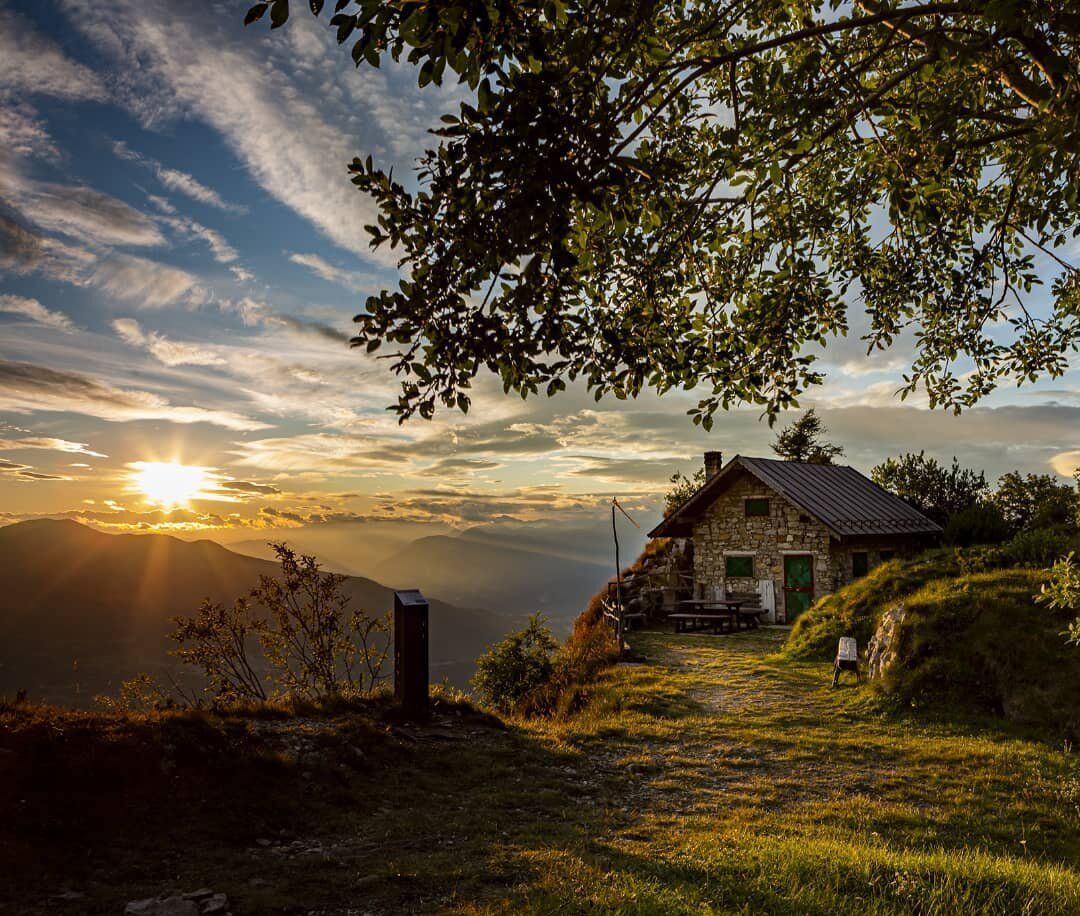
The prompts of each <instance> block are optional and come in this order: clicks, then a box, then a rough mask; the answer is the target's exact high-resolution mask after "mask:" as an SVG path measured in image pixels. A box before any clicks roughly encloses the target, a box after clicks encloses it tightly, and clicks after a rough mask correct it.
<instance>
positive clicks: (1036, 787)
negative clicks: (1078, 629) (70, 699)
mask: <svg viewBox="0 0 1080 916" xmlns="http://www.w3.org/2000/svg"><path fill="white" fill-rule="evenodd" d="M633 639H634V642H635V648H637V649H638V650H639V651H640V652H642V653H643V654H644V655H645V657H646V659H647V661H646V662H645V663H643V664H632V665H622V666H619V667H618V668H616V669H613V670H611V671H610V672H608V673H607V674H605V675H604V676H603V677H602V678H601V680H600V682H599V683H597V684H596V685H594V686H593V687H591V688H589V690H590V693H589V696H588V698H587V705H586V707H585V709H584V711H583V712H582V713H581V714H580V715H578V716H575V717H572V718H570V719H568V720H561V721H556V720H542V721H526V722H521V721H516V722H511V723H509V725H510V727H509V728H507V729H501V728H499V727H497V726H496V725H495V724H494V723H492V722H491V721H490V720H485V719H483V718H480V717H475V716H473V715H472V714H470V713H468V710H467V706H464V705H462V704H461V700H460V698H448V702H449V703H450V705H449V706H447V707H446V708H447V712H446V714H445V715H441V719H440V722H442V723H443V724H441V725H440V724H437V725H436V732H437V733H436V734H434V735H432V736H430V737H426V736H425V735H424V732H423V730H422V729H421V730H420V731H418V732H416V735H417V737H416V739H415V740H414V739H413V738H408V737H399V736H398V726H397V725H393V724H387V722H386V720H384V719H380V718H379V717H380V716H381V715H382V714H383V712H384V711H385V700H382V699H380V700H376V701H373V703H371V704H369V706H370V708H365V707H364V706H363V705H354V706H353V707H350V708H344V707H343V708H334V707H328V708H325V709H317V708H306V707H304V708H301V707H297V708H295V709H284V708H283V709H281V710H274V716H272V717H271V718H269V719H267V718H266V717H265V715H266V714H265V713H260V712H259V711H257V710H253V711H245V710H236V711H234V712H233V713H232V714H231V716H230V717H227V718H226V719H223V720H217V719H215V718H214V717H209V718H206V719H205V720H204V721H200V722H199V723H198V728H197V729H195V731H194V732H193V733H194V734H197V735H201V736H202V737H201V738H200V739H199V740H200V742H201V744H200V745H199V746H200V747H201V746H206V747H210V748H215V747H218V745H219V744H220V741H219V740H218V739H216V738H215V739H214V740H210V738H209V737H207V736H208V735H212V734H217V733H218V732H221V733H228V734H232V735H237V734H240V735H246V736H247V737H245V738H244V743H243V744H241V745H240V746H239V748H235V747H234V749H233V750H229V751H225V749H224V747H222V749H221V750H218V751H215V752H214V754H215V756H213V757H211V758H206V757H205V755H204V756H203V757H197V756H196V755H195V754H192V755H191V759H192V760H194V761H201V762H199V765H200V766H203V765H205V761H206V760H217V761H218V762H217V764H216V765H218V766H223V767H226V769H224V770H223V771H222V772H224V773H228V774H232V775H231V776H229V782H228V785H230V786H231V787H232V788H231V789H230V793H232V795H235V794H236V793H239V795H238V796H237V797H232V795H226V796H225V797H222V796H221V795H220V794H218V795H215V794H213V793H212V792H211V793H209V794H207V790H200V792H202V793H203V794H202V795H199V796H196V797H195V798H194V799H192V798H191V793H190V791H189V792H187V793H186V794H181V795H180V801H179V802H177V804H181V803H183V804H184V807H183V809H182V810H180V811H167V812H160V811H158V812H157V813H155V814H153V816H151V817H147V816H146V815H144V814H137V815H136V814H133V815H132V817H134V818H135V821H134V826H133V828H132V832H131V833H130V834H127V833H120V834H103V832H102V825H101V823H100V821H97V822H95V825H94V828H93V837H94V843H93V848H94V849H95V850H96V852H95V854H94V857H93V860H92V861H91V862H90V863H87V867H88V868H89V867H91V866H92V865H94V864H95V862H96V867H97V868H98V870H99V877H98V878H95V882H96V883H94V885H93V887H94V890H93V892H92V896H91V898H90V899H91V901H92V902H93V903H94V905H95V906H97V908H98V910H99V911H101V912H113V911H115V907H114V908H113V909H110V908H109V907H110V906H111V905H112V904H114V903H115V901H117V900H127V899H133V898H135V897H139V896H147V895H149V894H150V893H157V892H159V891H161V890H164V889H166V888H169V887H178V888H182V889H194V888H195V887H199V886H210V887H214V888H215V889H218V890H221V891H224V892H226V893H228V894H229V895H230V898H231V899H232V900H233V901H234V906H235V910H234V911H239V912H264V911H270V912H274V911H293V910H299V909H303V910H304V911H305V912H306V911H308V910H315V911H316V912H328V913H339V912H346V911H347V910H348V908H349V907H350V906H352V907H355V906H358V905H359V906H360V907H361V909H364V910H370V911H371V912H388V911H389V912H392V911H409V912H467V913H495V912H508V913H509V912H514V913H516V912H533V913H553V912H582V911H589V910H594V911H598V912H625V913H701V912H737V913H738V912H746V913H759V912H771V913H792V914H794V913H823V914H824V913H830V914H831V913H853V914H854V913H910V912H917V913H942V914H945V913H948V914H953V913H982V912H1001V913H1006V912H1007V913H1032V914H1035V913H1038V914H1043V913H1047V914H1054V913H1073V912H1077V911H1080V877H1078V874H1077V870H1076V863H1077V862H1078V861H1080V768H1078V765H1077V763H1078V761H1077V758H1076V757H1075V756H1074V755H1073V754H1070V753H1066V752H1064V751H1063V749H1061V748H1060V747H1054V746H1051V745H1049V744H1047V743H1045V742H1043V741H1041V740H1038V739H1037V738H1036V737H1032V736H1030V735H1027V734H1025V733H1023V732H1019V731H1017V730H1015V729H1008V730H1003V729H1002V728H1000V727H999V726H998V725H997V724H995V723H993V722H991V721H989V720H987V721H983V720H974V719H961V720H954V721H950V720H947V719H943V718H941V717H938V718H936V719H935V720H933V721H927V720H923V719H918V718H914V717H911V716H909V717H906V718H903V719H901V718H896V717H895V716H892V715H884V714H882V713H881V712H879V711H878V708H877V706H876V705H875V704H874V703H872V702H868V701H867V700H866V698H865V696H864V693H863V692H862V691H857V690H855V689H850V688H844V689H840V690H836V691H833V690H830V689H829V687H828V684H829V681H830V676H829V669H828V665H827V664H823V663H819V662H793V661H791V660H789V659H785V658H783V657H781V656H779V655H778V654H777V650H778V649H779V648H780V645H781V639H782V637H781V636H778V635H777V634H776V633H775V632H769V631H765V632H760V633H757V634H754V633H749V634H740V635H737V636H731V637H710V636H694V635H689V636H680V637H675V636H672V635H670V634H667V633H637V634H634V636H633ZM249 712H251V713H254V714H255V715H256V716H257V718H255V719H245V716H246V715H248V713H249ZM290 713H291V714H292V715H294V716H296V717H297V718H295V719H294V720H292V722H293V724H289V720H287V719H282V718H280V717H281V716H283V715H288V714H290ZM459 714H460V715H461V716H462V717H461V718H456V717H457V716H458V715H459ZM447 722H449V723H450V725H446V723H447ZM455 722H457V723H458V724H454V723H455ZM0 726H2V723H0ZM154 727H157V726H154ZM193 728H194V726H193ZM268 728H273V729H282V728H288V729H290V731H289V732H287V734H290V735H291V734H295V735H308V736H309V737H310V740H312V741H317V742H318V745H319V747H320V748H321V750H320V754H321V755H322V762H321V763H318V764H311V763H307V762H301V763H292V762H290V761H291V758H290V757H289V754H288V753H284V756H281V757H280V758H278V757H275V758H273V759H272V761H271V763H272V766H270V769H267V766H268V764H266V763H263V764H260V765H259V766H258V767H255V765H254V764H253V763H252V762H251V760H252V758H251V755H252V754H256V755H262V753H263V752H262V751H261V750H260V748H261V747H262V744H260V741H261V740H262V739H260V738H259V737H258V736H259V735H261V734H263V733H264V730H265V729H268ZM72 731H73V729H72V727H71V726H68V727H67V735H68V737H67V738H65V740H66V741H70V740H72V738H71V733H72ZM54 733H55V732H51V734H54ZM167 733H168V737H167V740H168V742H170V743H171V744H173V745H182V744H183V741H184V740H185V739H183V738H182V736H183V735H184V734H187V732H186V731H185V730H183V729H178V728H175V727H173V728H169V729H167ZM50 740H51V739H50ZM288 740H289V741H291V740H293V739H291V738H289V739H288ZM354 747H359V750H360V751H361V754H360V755H357V753H356V751H355V750H353V748H354ZM286 751H287V748H286ZM174 753H175V752H174ZM200 753H204V752H201V751H200ZM222 753H224V754H225V756H224V757H223V756H221V755H222ZM152 759H153V758H152V756H151V760H152ZM258 759H262V758H261V756H260V757H259V758H258ZM94 766H95V765H94V763H93V758H92V756H87V755H85V754H82V755H80V763H79V770H78V772H79V773H87V772H89V773H90V774H94V773H96V771H95V770H94ZM88 768H89V771H88ZM305 771H309V772H308V775H307V777H305V776H304V772H305ZM39 772H40V771H39ZM152 773H154V774H156V773H157V770H156V769H152ZM94 778H97V779H99V781H100V780H101V777H100V776H95V777H94ZM143 778H145V777H143ZM165 784H167V785H169V786H173V787H175V786H176V785H177V783H176V782H175V781H169V780H166V783H165ZM101 785H102V786H103V788H102V790H101V791H102V793H108V792H112V793H113V794H114V795H115V799H116V803H117V804H121V805H124V806H126V807H125V809H124V810H129V809H130V810H133V811H135V812H138V811H140V810H141V809H140V808H139V807H138V806H137V804H136V803H137V801H138V797H139V796H137V795H133V792H132V787H131V785H130V783H129V782H125V781H120V782H117V783H116V784H115V785H112V786H111V787H110V783H108V782H107V781H102V782H101ZM151 788H153V790H154V792H157V791H159V790H158V788H157V787H156V786H151ZM173 791H175V788H174V789H173ZM52 797H53V796H50V798H52ZM109 797H110V798H111V797H112V796H109ZM200 798H203V800H202V801H199V799H200ZM62 802H63V799H62V798H61V797H57V799H56V802H55V804H57V805H59V804H61V803H62ZM152 804H153V805H158V804H165V802H163V801H161V799H159V798H158V797H157V796H156V795H155V796H153V798H152ZM132 806H134V807H132ZM70 810H71V811H75V810H81V809H77V808H76V807H75V806H70ZM153 810H156V809H153ZM147 822H149V823H168V824H169V825H170V826H169V831H167V832H165V831H152V832H151V833H149V834H147V832H146V831H145V829H144V825H145V823H147ZM81 823H83V821H81V820H80V821H73V822H72V824H73V826H70V827H68V828H67V829H68V830H70V831H71V833H70V835H68V834H65V833H60V834H57V836H61V837H66V840H67V841H70V842H71V843H74V844H76V846H77V847H78V848H83V846H81V845H79V844H80V843H83V844H85V843H88V840H87V839H86V838H85V837H84V836H82V835H81V834H80V833H79V831H80V830H86V829H87V828H86V827H79V826H78V825H79V824H81ZM283 831H284V834H283V833H282V832H283ZM282 836H284V838H280V837H282ZM258 837H269V838H271V840H272V841H273V845H272V846H270V847H268V848H266V847H261V846H259V845H258V844H257V843H256V838H258ZM294 838H300V839H302V841H303V842H302V844H301V846H302V849H301V850H300V851H297V852H283V851H281V849H288V848H291V847H285V846H284V845H283V844H286V843H289V842H293V840H294ZM279 847H281V848H279ZM313 849H315V850H317V851H315V852H313V851H311V850H313ZM103 859H104V862H105V865H103V864H102V860H103ZM71 861H72V857H71V856H68V857H66V858H64V859H63V860H62V865H59V866H58V867H62V869H64V870H65V871H64V872H63V874H65V875H68V876H70V875H71V874H72V873H73V872H72V871H71V870H72V869H73V868H74V869H76V872H75V873H76V874H77V873H78V869H80V868H82V864H81V861H79V862H77V864H76V865H74V866H73V865H72V864H71ZM106 865H107V867H106ZM101 874H104V875H106V876H107V877H106V878H105V879H102V878H101V877H100V875H101ZM253 879H254V880H255V881H256V882H259V883H256V884H252V880H253ZM0 898H2V892H0ZM35 899H47V898H35V897H25V896H24V897H23V898H21V900H20V903H23V904H25V903H26V902H27V900H29V901H30V903H31V904H33V901H34V900H35ZM357 901H362V903H361V904H358V903H357ZM88 909H90V910H91V911H93V907H89V906H88ZM18 911H19V912H23V911H26V912H33V911H34V910H33V906H32V905H31V906H30V907H29V908H28V909H27V908H25V907H24V908H23V909H19V910H18Z"/></svg>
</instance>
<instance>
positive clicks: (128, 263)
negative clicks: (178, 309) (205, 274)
mask: <svg viewBox="0 0 1080 916" xmlns="http://www.w3.org/2000/svg"><path fill="white" fill-rule="evenodd" d="M92 282H93V283H94V284H95V285H96V286H99V287H100V288H101V289H103V290H105V292H107V293H109V294H110V295H113V296H115V297H116V298H118V299H123V300H124V301H126V302H131V303H133V304H134V305H136V306H141V307H143V308H161V307H163V306H166V305H172V304H174V303H177V302H183V303H185V304H188V305H198V304H200V303H202V302H205V301H206V292H205V291H204V290H203V289H202V288H201V287H200V286H199V285H198V280H197V279H196V278H195V277H194V276H193V275H192V274H189V273H188V272H187V271H185V270H180V269H179V268H176V267H169V266H167V265H165V264H159V263H158V262H156V261H149V260H147V259H146V258H139V257H135V256H134V255H128V254H118V255H114V256H113V257H111V258H109V259H108V260H107V261H104V262H102V263H101V264H100V266H98V268H97V269H96V270H95V271H94V273H93V276H92Z"/></svg>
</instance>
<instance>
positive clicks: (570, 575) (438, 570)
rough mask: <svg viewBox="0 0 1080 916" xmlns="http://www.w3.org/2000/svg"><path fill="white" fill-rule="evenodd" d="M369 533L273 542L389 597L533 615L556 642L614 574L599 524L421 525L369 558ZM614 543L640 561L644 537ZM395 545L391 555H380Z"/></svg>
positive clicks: (625, 557) (310, 533)
mask: <svg viewBox="0 0 1080 916" xmlns="http://www.w3.org/2000/svg"><path fill="white" fill-rule="evenodd" d="M620 521H621V520H620ZM643 521H644V520H643ZM372 524H373V523H371V522H360V523H354V524H353V525H352V526H351V527H350V526H349V525H339V526H318V527H310V528H300V529H296V530H295V531H286V532H279V533H277V534H276V535H275V536H274V539H277V540H286V541H288V542H289V543H290V544H291V545H292V546H293V547H294V548H295V549H297V550H300V551H302V552H306V553H314V554H316V555H317V556H319V557H320V559H322V560H323V562H325V563H326V564H327V566H328V567H332V568H336V569H337V570H339V571H341V572H346V573H352V574H355V575H366V576H370V577H372V578H376V579H378V580H379V581H380V582H383V583H385V584H387V585H390V586H392V587H394V588H420V589H422V590H423V591H425V592H430V593H431V594H433V595H438V596H439V597H440V598H443V599H444V600H447V601H451V602H453V603H455V604H461V605H465V606H475V607H486V608H491V609H493V610H495V611H497V612H500V613H505V614H509V615H512V616H514V617H515V618H518V617H520V616H521V615H523V614H530V613H534V612H537V611H539V612H541V613H543V614H544V615H545V616H546V617H547V618H548V619H549V620H550V622H551V625H552V627H553V628H554V629H555V630H556V631H559V632H564V631H566V630H568V629H569V625H570V623H571V622H572V621H573V619H574V618H575V617H576V616H577V615H578V614H579V613H580V612H581V611H582V609H583V608H584V607H585V605H586V604H587V603H588V601H589V599H590V598H591V597H592V596H593V595H594V594H595V593H596V592H597V591H598V590H599V589H600V588H601V587H602V586H603V584H604V583H605V582H606V581H607V580H608V578H610V577H611V575H612V574H613V573H614V571H615V557H614V545H613V542H612V536H611V527H610V523H605V522H596V523H588V524H580V523H579V524H576V525H571V524H554V523H525V522H515V521H499V522H492V523H490V524H485V525H477V526H474V527H472V528H467V529H465V530H463V531H460V532H450V531H448V529H445V527H442V528H441V529H435V530H434V531H432V530H431V529H427V530H425V529H424V528H423V527H421V526H422V524H423V523H413V524H414V529H413V530H414V532H415V531H416V530H417V529H419V530H420V531H423V533H424V536H422V537H417V538H416V539H415V540H411V541H402V540H400V536H401V535H402V534H403V533H407V529H400V528H397V529H393V534H394V535H397V536H398V537H385V538H382V539H379V538H378V536H377V535H376V539H377V540H378V543H379V546H378V547H376V548H374V549H373V547H372V545H371V543H370V541H369V536H370V535H374V534H375V532H374V529H371V528H370V527H369V526H370V525H372ZM374 524H378V523H374ZM398 524H400V523H398ZM643 527H644V525H643ZM619 538H620V547H621V558H622V562H623V564H624V565H625V564H628V563H630V562H632V561H633V559H634V558H635V557H636V556H637V555H638V554H639V553H640V552H641V549H642V547H643V546H644V544H645V540H646V539H645V534H644V531H643V530H636V529H633V528H632V527H630V526H629V525H628V524H627V523H625V522H622V523H621V524H620V531H619ZM394 541H396V543H394V544H393V548H392V549H390V550H385V549H384V548H385V547H386V546H387V544H389V543H391V542H394ZM229 546H230V548H231V549H233V550H236V551H238V552H240V553H246V554H250V555H252V556H258V557H270V556H273V552H272V550H271V548H270V547H269V546H268V545H267V543H266V542H265V541H242V542H238V543H234V544H230V545H229Z"/></svg>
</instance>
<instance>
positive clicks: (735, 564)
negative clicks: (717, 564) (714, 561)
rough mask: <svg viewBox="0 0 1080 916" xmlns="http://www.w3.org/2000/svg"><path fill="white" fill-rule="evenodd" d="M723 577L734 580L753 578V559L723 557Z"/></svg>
mask: <svg viewBox="0 0 1080 916" xmlns="http://www.w3.org/2000/svg"><path fill="white" fill-rule="evenodd" d="M724 575H725V576H730V577H732V578H734V579H752V578H754V558H753V557H732V556H727V557H724Z"/></svg>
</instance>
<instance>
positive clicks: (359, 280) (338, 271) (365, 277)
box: [289, 252, 377, 291]
mask: <svg viewBox="0 0 1080 916" xmlns="http://www.w3.org/2000/svg"><path fill="white" fill-rule="evenodd" d="M289 260H290V261H292V262H293V264H299V265H300V266H301V267H306V268H308V270H310V271H311V272H312V273H314V274H316V275H317V276H320V277H322V278H323V279H324V280H326V281H327V282H329V283H336V284H337V285H338V286H343V287H344V288H345V289H351V290H354V291H359V290H362V289H365V288H368V287H371V286H373V285H375V284H376V283H377V281H376V280H375V279H374V278H373V277H372V276H371V274H365V273H359V272H357V271H353V270H345V268H343V267H337V266H336V265H334V264H331V263H330V262H329V261H326V260H325V259H323V258H321V257H320V256H319V255H317V254H300V253H298V252H294V253H293V254H290V255H289Z"/></svg>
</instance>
